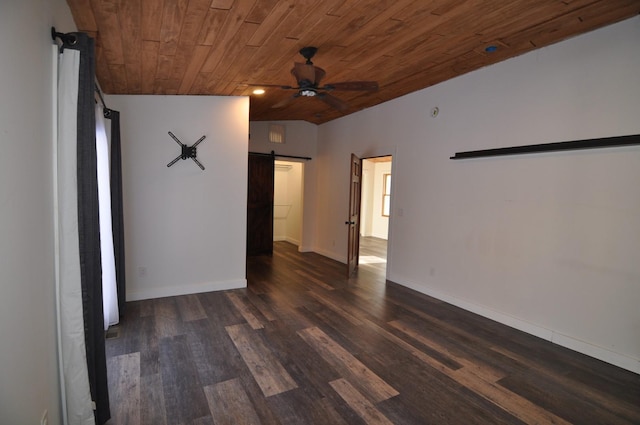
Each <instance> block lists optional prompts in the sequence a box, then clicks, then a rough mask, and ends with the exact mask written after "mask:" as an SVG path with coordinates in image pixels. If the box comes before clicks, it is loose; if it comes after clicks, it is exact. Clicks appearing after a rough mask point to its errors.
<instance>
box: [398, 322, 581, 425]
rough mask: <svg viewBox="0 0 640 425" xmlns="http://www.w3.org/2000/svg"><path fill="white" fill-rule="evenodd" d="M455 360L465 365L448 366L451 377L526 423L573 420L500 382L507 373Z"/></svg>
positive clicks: (401, 326)
mask: <svg viewBox="0 0 640 425" xmlns="http://www.w3.org/2000/svg"><path fill="white" fill-rule="evenodd" d="M390 325H391V326H393V327H395V328H397V329H398V330H400V331H402V332H404V333H406V334H407V335H409V336H411V337H412V338H415V339H416V340H418V341H420V342H421V343H423V344H425V345H428V346H431V347H434V346H435V348H436V349H437V350H439V351H441V352H442V351H444V352H446V351H447V350H446V348H444V347H441V346H439V345H438V344H436V343H435V342H433V341H430V340H428V339H426V338H424V337H423V336H422V335H420V334H418V333H416V332H414V331H413V330H412V329H410V328H409V327H407V326H405V325H404V324H403V323H401V322H397V321H396V322H391V323H390ZM454 360H455V361H456V362H459V363H460V364H462V366H463V367H462V368H460V369H458V370H456V371H447V370H446V369H444V371H445V372H446V373H447V375H448V376H450V377H452V378H453V379H455V380H456V381H457V382H458V383H460V384H462V385H464V386H465V387H467V388H469V389H470V390H471V391H473V392H475V393H476V394H478V395H480V396H482V397H484V398H486V399H487V400H489V401H491V402H492V403H495V404H496V405H498V406H500V407H502V408H503V409H504V410H506V411H507V412H509V413H511V414H512V415H513V416H515V417H517V418H519V419H522V420H523V421H524V422H526V423H540V424H547V423H548V424H562V425H568V424H570V422H567V421H565V420H564V419H562V418H560V417H558V416H556V415H555V414H553V413H552V412H549V411H547V410H545V409H543V408H541V407H539V406H537V405H536V404H534V403H532V402H531V401H529V400H527V399H525V398H523V397H521V396H519V395H518V394H515V393H513V392H511V391H509V390H508V389H506V388H504V387H502V386H500V385H499V384H496V382H497V381H498V380H500V379H502V378H504V376H503V375H501V374H499V373H497V372H496V371H494V370H491V368H487V367H483V365H480V364H474V363H473V362H470V361H468V360H466V359H462V358H455V357H454Z"/></svg>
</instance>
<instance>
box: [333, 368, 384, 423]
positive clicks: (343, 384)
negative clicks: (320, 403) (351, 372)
mask: <svg viewBox="0 0 640 425" xmlns="http://www.w3.org/2000/svg"><path fill="white" fill-rule="evenodd" d="M330 384H331V386H332V387H333V389H334V390H336V392H337V393H338V394H340V397H342V398H343V399H344V401H346V402H347V404H348V405H349V406H350V407H351V408H352V409H353V410H354V411H355V412H356V413H357V414H358V415H359V416H360V417H361V418H362V419H363V420H364V421H365V422H366V423H367V424H369V425H393V422H391V421H390V420H389V419H388V418H387V417H386V416H385V415H383V414H382V413H381V412H380V411H379V410H378V409H376V407H375V406H374V405H373V404H371V402H370V401H369V400H367V398H366V397H365V396H363V395H362V394H360V393H359V392H358V390H356V389H355V388H354V387H353V385H351V384H350V383H349V381H347V380H346V379H336V380H335V381H331V382H330Z"/></svg>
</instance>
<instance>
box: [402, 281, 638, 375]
mask: <svg viewBox="0 0 640 425" xmlns="http://www.w3.org/2000/svg"><path fill="white" fill-rule="evenodd" d="M389 280H391V281H393V282H395V283H397V284H399V285H402V286H405V287H407V288H410V289H413V290H415V291H418V292H420V293H423V294H425V295H429V296H430V297H433V298H436V299H438V300H440V301H444V302H447V303H449V304H452V305H455V306H456V307H460V308H462V309H464V310H467V311H470V312H472V313H475V314H478V315H480V316H483V317H486V318H488V319H491V320H495V321H496V322H499V323H502V324H503V325H507V326H509V327H512V328H515V329H518V330H520V331H523V332H525V333H528V334H530V335H534V336H537V337H538V338H542V339H545V340H547V341H550V342H552V343H554V344H557V345H560V346H562V347H565V348H568V349H570V350H573V351H576V352H578V353H582V354H585V355H587V356H589V357H593V358H595V359H598V360H602V361H603V362H606V363H609V364H612V365H614V366H618V367H620V368H622V369H626V370H628V371H631V372H634V373H637V374H640V359H634V358H632V357H629V356H627V355H625V354H621V353H617V352H615V351H611V350H608V349H606V348H603V347H600V346H597V345H594V344H590V343H588V342H584V341H581V340H579V339H576V338H574V337H571V336H569V335H563V334H561V333H558V332H556V331H554V330H552V329H547V328H544V327H542V326H539V325H536V324H535V323H530V322H527V321H525V320H522V319H519V318H517V317H514V316H511V315H509V314H505V313H501V312H499V311H495V310H492V309H490V308H487V307H485V306H482V305H479V304H474V303H471V302H469V301H466V300H463V299H460V298H458V297H455V296H453V295H451V294H447V293H444V292H441V291H438V290H435V289H432V288H429V287H426V286H424V285H420V284H415V283H412V282H407V281H403V279H397V277H396V276H394V279H391V278H389Z"/></svg>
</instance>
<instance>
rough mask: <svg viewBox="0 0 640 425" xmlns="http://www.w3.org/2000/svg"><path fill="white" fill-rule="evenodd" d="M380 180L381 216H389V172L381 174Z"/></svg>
mask: <svg viewBox="0 0 640 425" xmlns="http://www.w3.org/2000/svg"><path fill="white" fill-rule="evenodd" d="M382 180H383V182H382V183H383V184H382V216H383V217H389V211H390V209H391V174H383V176H382Z"/></svg>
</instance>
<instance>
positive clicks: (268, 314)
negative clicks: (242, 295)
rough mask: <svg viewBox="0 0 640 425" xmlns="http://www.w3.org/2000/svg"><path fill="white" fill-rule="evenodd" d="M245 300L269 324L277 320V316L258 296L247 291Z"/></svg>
mask: <svg viewBox="0 0 640 425" xmlns="http://www.w3.org/2000/svg"><path fill="white" fill-rule="evenodd" d="M246 295H247V299H248V300H249V302H250V303H251V304H252V305H253V306H254V307H255V308H257V309H258V311H260V313H262V315H263V316H264V318H265V319H267V320H268V321H270V322H273V321H274V320H278V316H277V314H276V312H275V311H273V309H272V308H271V307H270V306H269V305H268V304H267V303H266V302H264V300H263V299H262V298H260V296H258V295H256V294H254V293H253V292H252V291H247V294H246Z"/></svg>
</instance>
